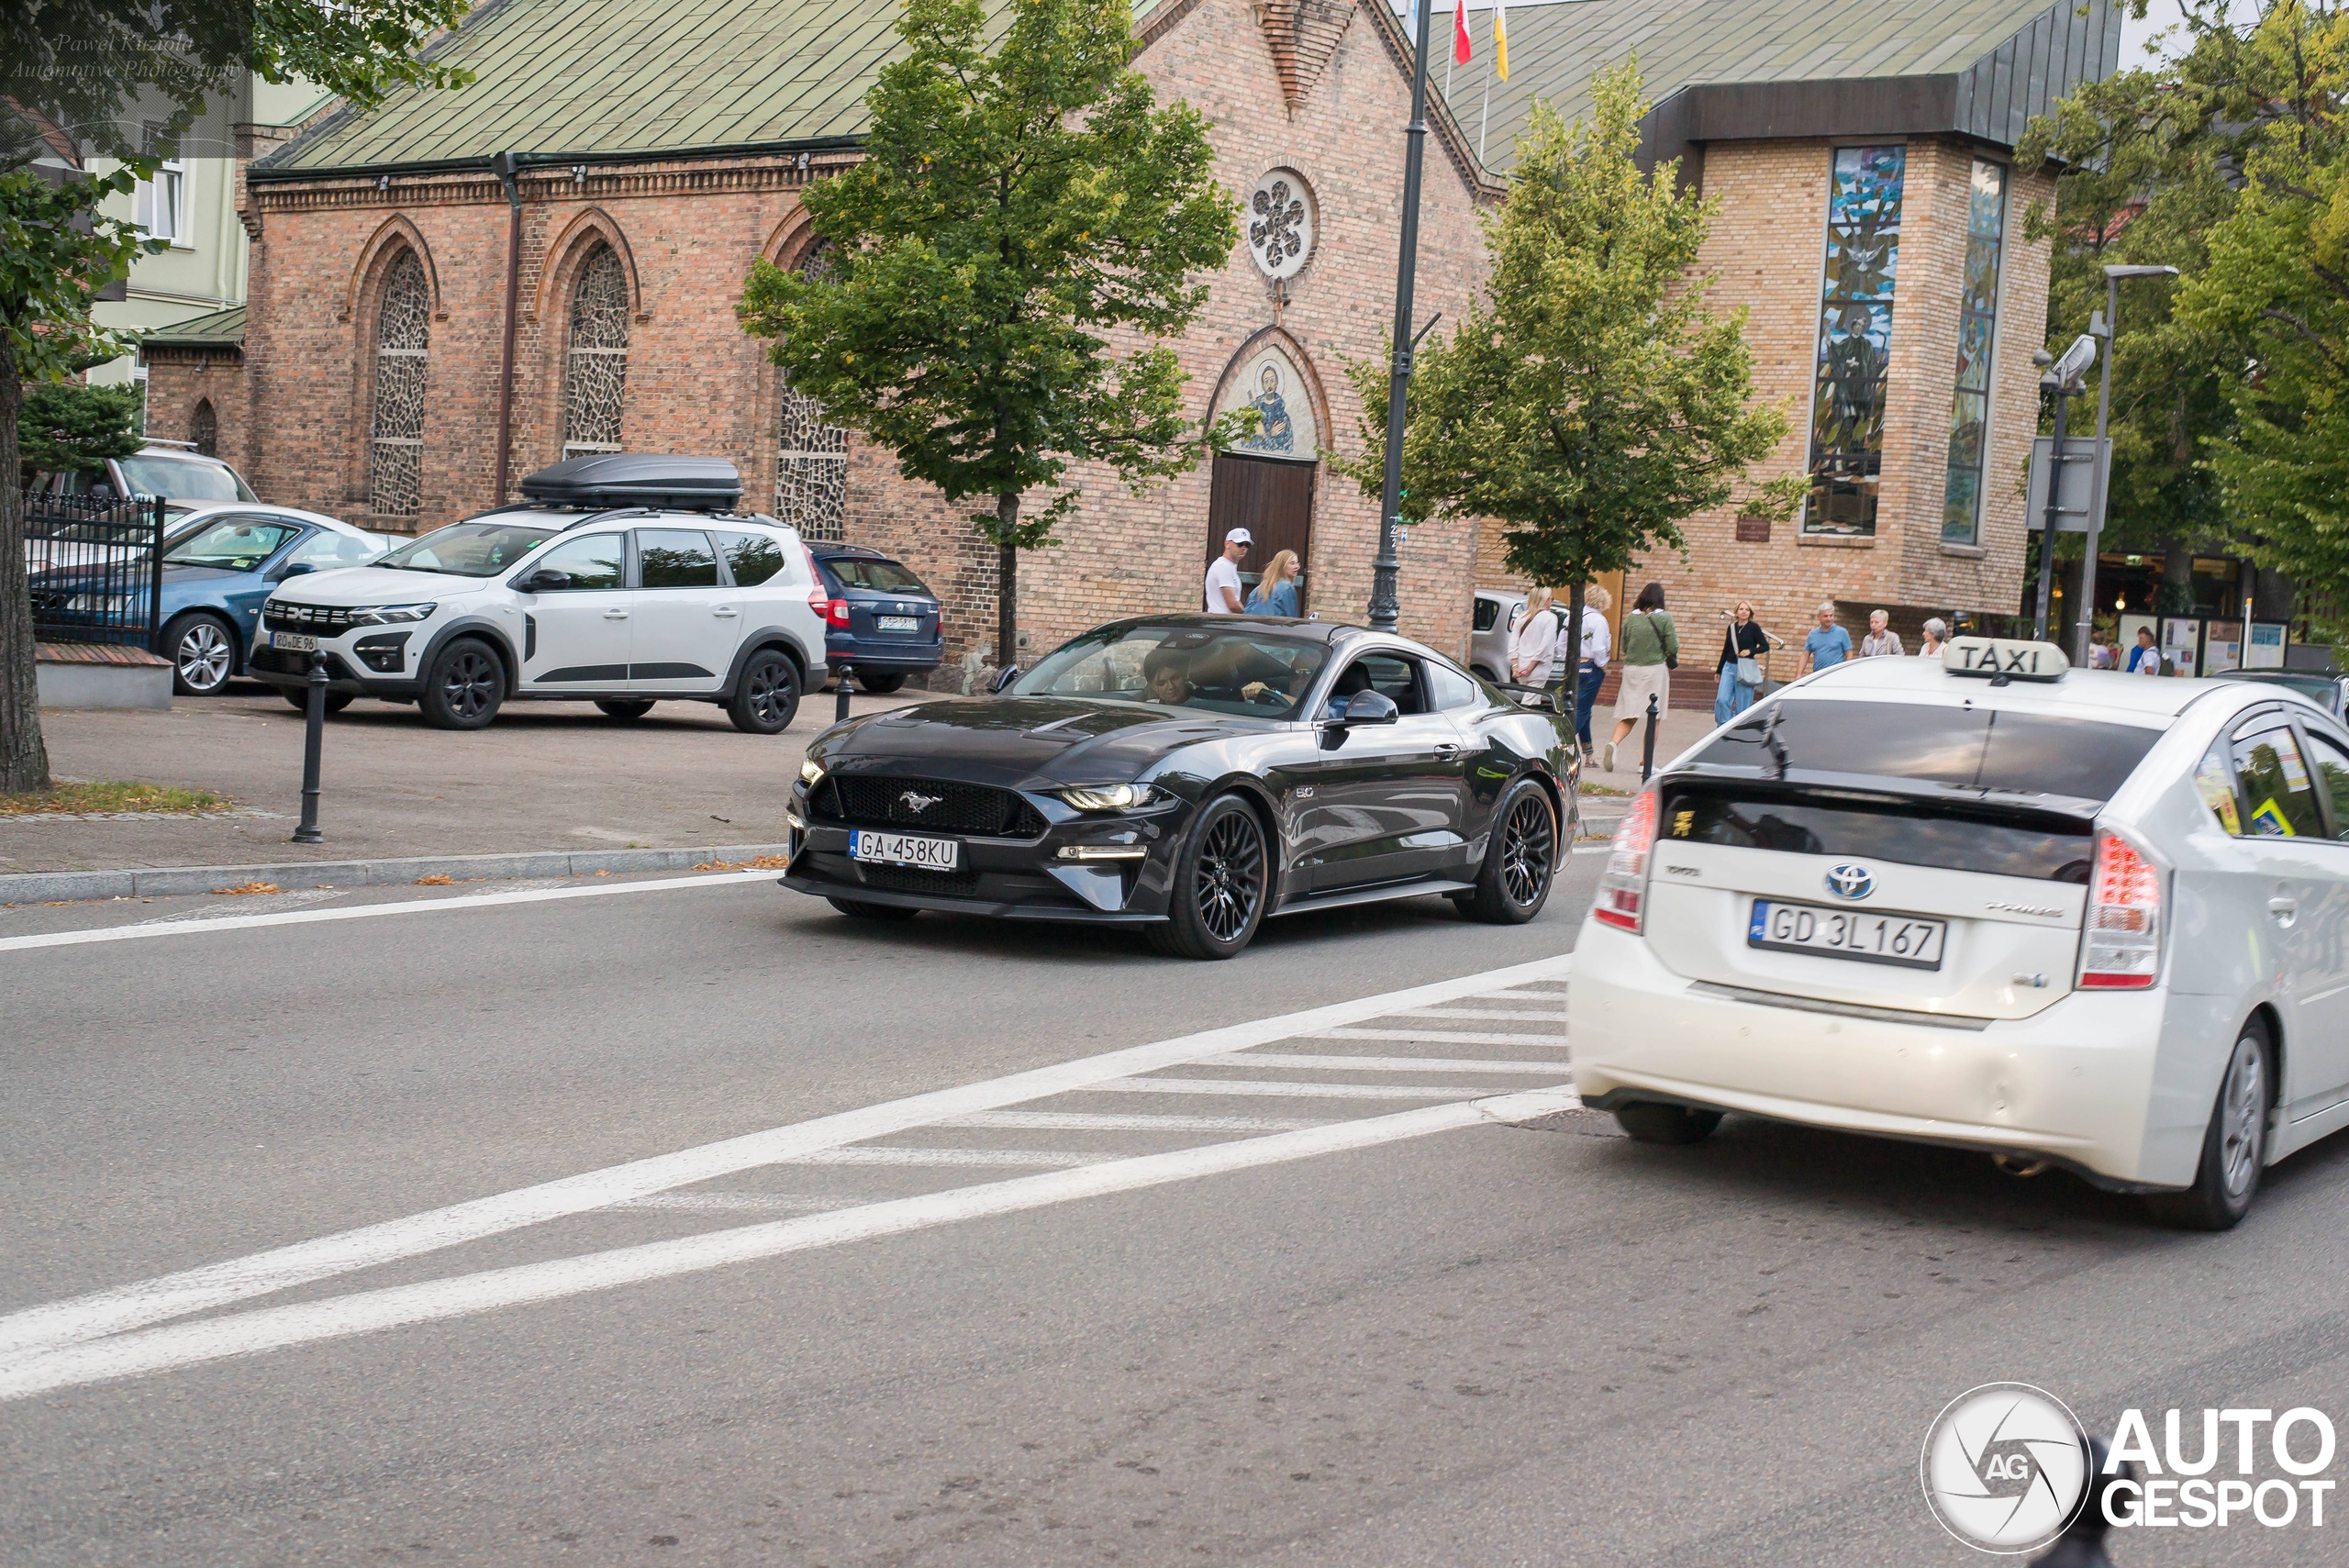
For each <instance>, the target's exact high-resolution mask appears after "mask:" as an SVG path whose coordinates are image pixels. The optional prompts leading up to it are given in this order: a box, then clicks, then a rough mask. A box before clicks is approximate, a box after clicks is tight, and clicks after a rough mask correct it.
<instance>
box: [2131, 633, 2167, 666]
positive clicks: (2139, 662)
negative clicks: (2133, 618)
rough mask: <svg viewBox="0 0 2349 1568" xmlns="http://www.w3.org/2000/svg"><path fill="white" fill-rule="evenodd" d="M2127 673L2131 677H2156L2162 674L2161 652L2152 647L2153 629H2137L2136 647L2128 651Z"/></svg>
mask: <svg viewBox="0 0 2349 1568" xmlns="http://www.w3.org/2000/svg"><path fill="white" fill-rule="evenodd" d="M2129 673H2131V674H2132V675H2158V674H2160V673H2162V651H2161V650H2160V649H2158V648H2156V647H2154V628H2152V627H2149V626H2141V627H2139V628H2137V646H2136V647H2134V648H2132V649H2131V650H2130V651H2129Z"/></svg>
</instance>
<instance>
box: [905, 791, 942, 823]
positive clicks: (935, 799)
mask: <svg viewBox="0 0 2349 1568" xmlns="http://www.w3.org/2000/svg"><path fill="white" fill-rule="evenodd" d="M944 798H946V797H945V796H943V795H923V794H922V793H920V792H919V791H918V790H910V789H909V790H907V791H906V793H905V794H903V795H899V796H897V799H898V800H899V801H900V802H902V803H903V804H904V806H905V808H906V809H907V811H910V812H912V813H913V814H914V815H915V816H916V817H919V816H920V815H921V814H922V813H923V812H925V811H928V810H929V809H930V807H931V806H936V805H937V804H938V803H939V802H940V801H941V800H943V799H944Z"/></svg>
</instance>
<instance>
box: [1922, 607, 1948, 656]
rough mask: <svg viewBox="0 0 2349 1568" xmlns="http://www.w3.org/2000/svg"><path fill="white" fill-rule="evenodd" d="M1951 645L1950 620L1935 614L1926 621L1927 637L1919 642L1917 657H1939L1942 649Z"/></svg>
mask: <svg viewBox="0 0 2349 1568" xmlns="http://www.w3.org/2000/svg"><path fill="white" fill-rule="evenodd" d="M1948 646H1949V622H1947V621H1945V620H1943V619H1942V617H1939V616H1935V617H1933V618H1932V619H1931V620H1929V621H1927V622H1926V623H1925V639H1924V640H1923V641H1922V642H1920V643H1919V644H1917V657H1918V658H1920V659H1938V658H1940V657H1941V656H1942V650H1943V649H1944V648H1946V647H1948Z"/></svg>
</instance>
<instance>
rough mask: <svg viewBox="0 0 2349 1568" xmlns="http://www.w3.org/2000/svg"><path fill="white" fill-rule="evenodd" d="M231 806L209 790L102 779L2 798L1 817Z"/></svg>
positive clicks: (205, 809)
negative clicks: (44, 791)
mask: <svg viewBox="0 0 2349 1568" xmlns="http://www.w3.org/2000/svg"><path fill="white" fill-rule="evenodd" d="M228 804H229V800H228V796H227V795H215V794H214V793H213V792H212V791H210V790H208V789H182V788H180V787H179V786H178V785H176V784H140V783H139V782H138V781H136V780H120V779H101V780H98V781H97V782H95V783H94V784H58V785H57V787H56V788H54V789H51V790H49V791H47V792H46V793H41V794H34V795H0V817H50V816H68V815H73V814H76V813H81V812H96V811H175V812H196V811H217V810H219V809H221V808H222V807H223V806H228Z"/></svg>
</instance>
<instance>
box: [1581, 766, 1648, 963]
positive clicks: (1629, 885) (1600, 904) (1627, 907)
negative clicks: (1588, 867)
mask: <svg viewBox="0 0 2349 1568" xmlns="http://www.w3.org/2000/svg"><path fill="white" fill-rule="evenodd" d="M1655 816H1656V806H1655V787H1654V786H1653V784H1651V785H1650V786H1648V787H1647V788H1646V789H1643V790H1642V791H1640V793H1639V795H1637V796H1635V797H1634V798H1633V799H1632V801H1631V810H1629V811H1627V812H1625V813H1624V814H1623V820H1622V821H1621V822H1620V823H1618V824H1617V825H1616V828H1615V842H1614V843H1613V844H1611V845H1610V846H1609V848H1608V851H1607V870H1606V872H1605V873H1603V874H1601V875H1600V877H1599V879H1598V898H1597V900H1596V901H1594V902H1593V903H1592V905H1591V906H1590V912H1591V913H1592V914H1593V915H1596V916H1597V917H1598V918H1599V919H1600V920H1602V921H1604V922H1605V923H1607V924H1608V925H1610V926H1613V927H1615V928H1616V929H1619V930H1624V931H1633V932H1636V931H1637V930H1639V929H1640V921H1641V918H1642V915H1643V914H1644V912H1645V909H1646V906H1647V892H1648V852H1649V851H1652V850H1653V849H1654V848H1655Z"/></svg>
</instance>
